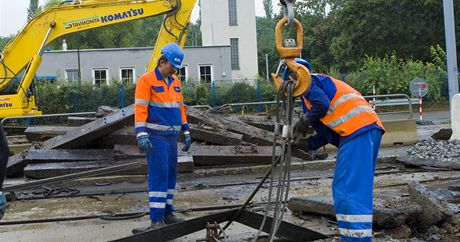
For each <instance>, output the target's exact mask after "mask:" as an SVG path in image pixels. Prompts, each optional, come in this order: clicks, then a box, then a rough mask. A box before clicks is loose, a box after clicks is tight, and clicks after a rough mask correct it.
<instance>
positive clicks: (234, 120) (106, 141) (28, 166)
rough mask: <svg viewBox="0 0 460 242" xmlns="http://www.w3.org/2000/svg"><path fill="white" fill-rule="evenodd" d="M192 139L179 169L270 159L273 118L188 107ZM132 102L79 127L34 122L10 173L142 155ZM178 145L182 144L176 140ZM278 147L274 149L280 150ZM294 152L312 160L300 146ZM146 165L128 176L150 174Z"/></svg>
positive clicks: (48, 173)
mask: <svg viewBox="0 0 460 242" xmlns="http://www.w3.org/2000/svg"><path fill="white" fill-rule="evenodd" d="M187 115H188V121H189V123H191V129H190V133H191V136H192V140H193V144H192V148H191V150H190V151H189V152H182V151H180V152H179V162H178V170H179V172H192V171H193V169H194V167H205V166H207V167H209V166H213V167H216V166H241V165H262V164H270V163H271V162H272V154H273V148H272V144H273V137H274V134H273V132H272V131H273V121H271V120H269V119H267V118H266V117H243V118H239V117H232V116H224V115H221V114H214V113H212V112H209V111H207V112H206V111H201V110H198V109H194V108H188V109H187ZM133 120H134V107H133V106H129V107H126V108H124V109H121V110H113V111H111V112H108V113H106V114H105V116H103V115H101V117H99V118H96V119H88V120H87V122H88V123H86V124H83V125H80V126H73V127H72V126H33V127H29V128H27V129H26V131H25V135H26V136H27V138H28V139H29V141H31V142H32V143H34V145H33V147H32V148H30V149H28V150H26V151H24V152H22V153H19V154H16V155H14V156H13V157H10V161H9V163H8V174H10V175H11V174H15V173H16V174H17V173H22V172H24V175H25V176H26V177H28V178H34V179H42V178H49V177H55V176H60V175H66V174H69V173H75V172H81V171H86V170H94V169H99V168H105V167H110V166H114V165H120V164H123V163H126V162H127V161H128V160H129V162H132V159H139V160H142V159H144V157H145V154H144V153H143V152H141V151H139V149H138V148H137V146H136V144H137V141H136V136H135V133H134V127H133ZM178 145H179V147H178V150H180V148H181V144H178ZM279 152H280V151H279V149H277V150H276V151H275V154H279ZM293 155H295V156H298V157H301V158H305V159H309V158H310V156H309V155H308V154H306V153H304V152H302V151H296V152H294V154H293ZM145 165H146V164H143V165H142V166H141V167H140V168H139V169H137V170H129V171H123V172H124V173H123V174H125V175H131V174H132V175H139V174H146V171H147V169H146V167H145Z"/></svg>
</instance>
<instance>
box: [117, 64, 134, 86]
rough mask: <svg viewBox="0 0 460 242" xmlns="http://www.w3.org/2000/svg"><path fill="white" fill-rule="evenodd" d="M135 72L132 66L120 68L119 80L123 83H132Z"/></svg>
mask: <svg viewBox="0 0 460 242" xmlns="http://www.w3.org/2000/svg"><path fill="white" fill-rule="evenodd" d="M134 77H135V73H134V68H133V67H126V68H120V80H121V81H122V82H123V83H134V82H135V81H136V80H134Z"/></svg>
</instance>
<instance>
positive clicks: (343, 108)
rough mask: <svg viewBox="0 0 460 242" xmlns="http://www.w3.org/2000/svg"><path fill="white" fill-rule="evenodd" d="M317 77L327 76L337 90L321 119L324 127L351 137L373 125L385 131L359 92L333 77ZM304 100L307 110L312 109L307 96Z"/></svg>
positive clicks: (303, 97)
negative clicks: (361, 129)
mask: <svg viewBox="0 0 460 242" xmlns="http://www.w3.org/2000/svg"><path fill="white" fill-rule="evenodd" d="M317 75H318V76H325V77H327V78H329V79H330V80H332V82H333V83H334V85H335V88H336V92H335V95H334V97H333V98H332V100H330V105H329V109H328V111H327V113H326V115H324V116H323V117H322V118H321V119H320V121H321V122H322V123H323V124H324V125H326V126H327V127H329V128H330V129H332V130H333V131H334V132H336V133H338V134H339V135H340V136H348V135H351V134H353V132H355V131H356V130H358V129H360V128H363V127H365V126H367V125H370V124H373V123H375V124H376V125H378V126H379V127H380V128H382V130H384V128H383V125H382V123H381V122H380V119H379V117H378V116H377V114H376V113H375V111H374V109H373V108H372V107H371V106H370V105H369V103H368V102H367V101H366V99H365V98H364V97H363V96H362V95H361V94H360V93H359V92H358V91H356V90H355V89H354V88H352V87H351V86H349V85H348V84H346V83H345V82H343V81H340V80H337V79H335V78H333V77H330V76H326V75H324V74H317ZM302 99H303V101H304V103H305V104H306V106H307V108H308V109H311V107H312V104H311V103H310V101H308V99H307V98H306V97H305V95H302Z"/></svg>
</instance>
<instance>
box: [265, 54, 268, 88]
mask: <svg viewBox="0 0 460 242" xmlns="http://www.w3.org/2000/svg"><path fill="white" fill-rule="evenodd" d="M265 73H266V76H267V77H266V80H267V81H268V80H269V77H268V54H265Z"/></svg>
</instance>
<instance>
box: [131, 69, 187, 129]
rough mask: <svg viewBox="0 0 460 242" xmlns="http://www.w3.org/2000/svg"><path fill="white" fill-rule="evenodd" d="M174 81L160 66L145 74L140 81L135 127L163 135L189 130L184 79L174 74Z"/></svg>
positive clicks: (136, 100)
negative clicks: (163, 72) (161, 71)
mask: <svg viewBox="0 0 460 242" xmlns="http://www.w3.org/2000/svg"><path fill="white" fill-rule="evenodd" d="M171 81H172V82H171V83H170V84H169V85H168V84H167V82H168V80H164V78H163V76H162V75H161V73H160V72H159V71H158V69H156V68H155V70H154V71H150V72H147V73H145V74H144V75H142V76H141V77H140V78H139V80H138V82H137V85H136V93H135V114H134V120H135V130H136V133H139V132H148V133H156V134H162V135H178V134H179V133H180V131H181V130H182V131H183V130H188V129H189V126H188V123H187V117H186V114H185V106H184V103H183V98H182V91H181V85H180V80H179V79H177V77H176V76H174V75H173V77H172V79H171Z"/></svg>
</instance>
